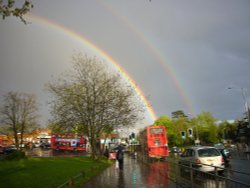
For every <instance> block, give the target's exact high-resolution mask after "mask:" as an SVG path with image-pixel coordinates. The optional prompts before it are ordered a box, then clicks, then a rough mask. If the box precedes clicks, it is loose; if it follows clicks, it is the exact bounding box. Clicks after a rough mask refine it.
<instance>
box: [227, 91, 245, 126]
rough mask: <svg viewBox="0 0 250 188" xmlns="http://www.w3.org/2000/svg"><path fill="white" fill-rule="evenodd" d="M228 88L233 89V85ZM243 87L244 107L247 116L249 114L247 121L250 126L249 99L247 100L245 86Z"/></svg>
mask: <svg viewBox="0 0 250 188" xmlns="http://www.w3.org/2000/svg"><path fill="white" fill-rule="evenodd" d="M228 89H233V88H232V87H229V88H228ZM240 89H241V94H242V97H243V101H244V108H245V111H246V116H247V121H248V126H247V127H248V128H250V116H249V109H248V104H247V100H246V93H245V88H240Z"/></svg>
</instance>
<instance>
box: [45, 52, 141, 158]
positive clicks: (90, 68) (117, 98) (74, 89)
mask: <svg viewBox="0 0 250 188" xmlns="http://www.w3.org/2000/svg"><path fill="white" fill-rule="evenodd" d="M47 88H48V91H49V92H50V93H51V94H52V95H53V99H52V100H51V107H52V111H51V112H52V116H53V120H52V121H53V122H54V123H55V124H56V125H60V126H61V128H63V129H65V130H67V129H68V130H72V128H74V127H75V126H78V128H79V130H84V132H85V134H86V136H87V137H88V139H89V143H90V146H91V151H92V152H91V153H92V157H94V158H98V154H100V153H98V150H99V149H98V147H97V145H98V143H99V139H100V135H101V134H102V133H105V132H110V130H115V129H119V128H121V127H128V126H133V125H134V124H135V123H136V122H137V121H138V120H140V119H142V117H141V116H140V115H141V114H140V112H143V111H144V107H143V106H142V105H141V104H142V103H141V102H140V99H139V97H138V96H137V95H136V93H135V91H134V89H133V88H131V86H129V85H128V84H126V83H125V82H124V81H123V80H122V79H121V77H120V75H119V74H114V73H113V72H111V70H110V69H109V68H108V67H107V66H105V64H104V62H101V61H98V60H97V59H96V58H89V57H87V56H86V55H85V56H83V55H82V54H78V55H75V56H73V70H71V71H69V72H68V73H67V74H64V75H62V76H61V77H60V78H59V79H58V80H54V81H51V82H50V83H48V85H47Z"/></svg>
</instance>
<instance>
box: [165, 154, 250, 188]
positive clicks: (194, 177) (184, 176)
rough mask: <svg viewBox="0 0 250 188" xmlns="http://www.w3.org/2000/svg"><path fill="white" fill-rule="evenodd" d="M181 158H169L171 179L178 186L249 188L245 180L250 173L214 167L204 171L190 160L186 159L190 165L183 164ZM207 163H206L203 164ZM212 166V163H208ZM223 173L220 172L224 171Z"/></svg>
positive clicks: (194, 187) (249, 185)
mask: <svg viewBox="0 0 250 188" xmlns="http://www.w3.org/2000/svg"><path fill="white" fill-rule="evenodd" d="M181 161H183V160H180V159H179V158H167V162H169V163H170V164H171V173H170V177H169V178H170V179H171V180H173V181H174V182H175V183H176V185H177V187H186V188H189V187H192V188H196V187H197V188H203V187H204V188H228V187H229V188H230V187H232V188H235V187H236V188H248V187H250V184H249V183H247V182H244V179H249V178H250V174H249V173H245V172H241V171H236V170H232V169H229V168H223V169H222V168H218V167H216V166H213V167H214V169H215V170H214V172H213V173H211V172H202V171H200V170H199V169H198V168H195V167H194V164H193V163H191V162H190V161H185V162H186V164H187V162H188V165H183V164H182V163H181ZM202 165H205V164H202ZM208 166H211V165H208ZM222 171H223V173H220V172H222Z"/></svg>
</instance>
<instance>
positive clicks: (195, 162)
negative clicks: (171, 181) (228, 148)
mask: <svg viewBox="0 0 250 188" xmlns="http://www.w3.org/2000/svg"><path fill="white" fill-rule="evenodd" d="M181 159H182V160H181V164H184V165H189V164H190V163H192V167H194V168H197V169H198V170H200V171H202V172H213V171H215V169H217V171H223V170H224V168H225V163H224V159H223V157H222V154H221V153H220V151H218V150H217V149H216V148H215V147H210V146H195V147H190V148H187V149H186V150H185V151H184V152H183V153H182V154H181Z"/></svg>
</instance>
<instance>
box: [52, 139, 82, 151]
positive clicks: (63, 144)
mask: <svg viewBox="0 0 250 188" xmlns="http://www.w3.org/2000/svg"><path fill="white" fill-rule="evenodd" d="M50 144H51V146H50V147H51V149H56V150H69V151H86V146H87V140H86V139H85V138H84V137H83V136H80V137H77V138H74V137H73V136H72V135H53V136H52V137H51V143H50Z"/></svg>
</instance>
